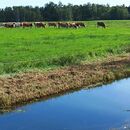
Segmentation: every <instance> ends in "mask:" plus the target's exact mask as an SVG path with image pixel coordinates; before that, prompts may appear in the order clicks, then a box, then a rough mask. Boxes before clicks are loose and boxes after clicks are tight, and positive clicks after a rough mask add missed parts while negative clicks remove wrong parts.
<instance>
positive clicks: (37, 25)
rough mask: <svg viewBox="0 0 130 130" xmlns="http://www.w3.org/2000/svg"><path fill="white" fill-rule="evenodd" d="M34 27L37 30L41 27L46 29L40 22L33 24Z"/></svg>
mask: <svg viewBox="0 0 130 130" xmlns="http://www.w3.org/2000/svg"><path fill="white" fill-rule="evenodd" d="M34 25H35V27H37V28H41V27H43V28H45V27H46V24H45V23H42V22H35V23H34Z"/></svg>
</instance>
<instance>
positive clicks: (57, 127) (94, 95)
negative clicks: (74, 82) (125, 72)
mask: <svg viewBox="0 0 130 130" xmlns="http://www.w3.org/2000/svg"><path fill="white" fill-rule="evenodd" d="M127 110H128V111H127ZM129 110H130V79H125V80H121V81H117V82H114V83H113V84H110V85H106V86H105V85H104V86H103V87H99V88H95V89H90V90H85V89H83V90H81V91H78V92H74V93H71V94H68V95H64V96H61V97H58V98H53V99H51V100H47V101H44V102H39V103H34V104H32V105H28V106H25V107H22V108H20V109H19V110H18V111H14V112H12V113H7V114H5V115H1V116H0V130H109V129H111V128H115V129H118V130H122V129H128V128H129V127H130V126H129V123H130V112H129Z"/></svg>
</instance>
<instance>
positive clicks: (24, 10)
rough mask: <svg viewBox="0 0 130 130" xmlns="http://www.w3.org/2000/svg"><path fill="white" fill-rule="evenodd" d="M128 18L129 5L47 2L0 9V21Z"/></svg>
mask: <svg viewBox="0 0 130 130" xmlns="http://www.w3.org/2000/svg"><path fill="white" fill-rule="evenodd" d="M123 19H130V6H129V7H127V6H125V5H121V6H109V5H100V4H91V3H87V4H83V5H72V4H68V5H63V4H62V3H61V2H59V3H58V4H55V3H53V2H49V3H47V4H45V5H44V6H43V7H32V6H14V7H6V8H4V9H0V22H23V21H28V22H29V21H85V20H123Z"/></svg>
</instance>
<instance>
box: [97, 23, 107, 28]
mask: <svg viewBox="0 0 130 130" xmlns="http://www.w3.org/2000/svg"><path fill="white" fill-rule="evenodd" d="M97 27H103V28H106V25H105V23H104V22H97Z"/></svg>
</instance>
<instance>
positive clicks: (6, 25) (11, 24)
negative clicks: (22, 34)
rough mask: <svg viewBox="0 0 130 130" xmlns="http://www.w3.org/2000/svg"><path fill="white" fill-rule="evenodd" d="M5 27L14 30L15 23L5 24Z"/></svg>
mask: <svg viewBox="0 0 130 130" xmlns="http://www.w3.org/2000/svg"><path fill="white" fill-rule="evenodd" d="M4 26H5V27H6V28H14V27H15V23H5V24H4Z"/></svg>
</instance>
